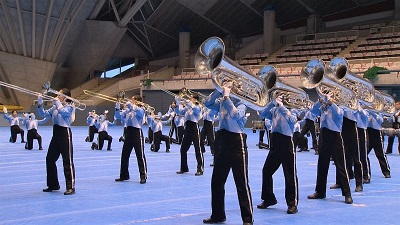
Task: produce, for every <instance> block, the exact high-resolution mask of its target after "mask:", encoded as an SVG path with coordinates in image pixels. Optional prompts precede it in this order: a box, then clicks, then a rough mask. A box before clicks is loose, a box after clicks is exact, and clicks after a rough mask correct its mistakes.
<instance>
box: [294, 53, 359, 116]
mask: <svg viewBox="0 0 400 225" xmlns="http://www.w3.org/2000/svg"><path fill="white" fill-rule="evenodd" d="M342 71H343V69H342V68H334V67H330V68H327V67H326V66H325V63H324V62H323V61H322V60H320V59H312V60H310V61H308V62H307V63H306V65H305V66H304V68H303V69H302V70H301V73H300V79H301V82H302V84H303V86H304V87H305V88H307V89H312V88H316V91H317V93H318V95H319V96H320V97H322V95H326V94H328V93H332V99H333V102H334V103H335V104H337V105H341V106H344V107H347V108H350V109H352V110H356V109H357V108H358V101H357V96H356V95H355V94H354V92H353V91H352V90H350V89H348V88H347V87H344V86H342V85H341V84H339V83H338V82H336V81H335V80H334V79H332V77H334V76H338V75H339V74H340V73H341V72H342Z"/></svg>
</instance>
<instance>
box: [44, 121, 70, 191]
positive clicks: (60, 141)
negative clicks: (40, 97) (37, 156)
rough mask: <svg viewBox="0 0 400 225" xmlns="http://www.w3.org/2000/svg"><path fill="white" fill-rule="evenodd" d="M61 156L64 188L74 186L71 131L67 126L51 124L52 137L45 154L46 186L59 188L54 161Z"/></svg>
mask: <svg viewBox="0 0 400 225" xmlns="http://www.w3.org/2000/svg"><path fill="white" fill-rule="evenodd" d="M60 155H61V157H62V159H63V167H64V176H65V184H66V188H67V190H68V189H74V188H75V168H74V162H73V145H72V133H71V129H70V128H69V127H62V126H59V125H53V137H52V138H51V141H50V145H49V150H48V151H47V156H46V170H47V186H48V187H49V188H51V189H59V188H60V184H59V182H58V176H57V165H56V161H57V160H58V158H59V157H60Z"/></svg>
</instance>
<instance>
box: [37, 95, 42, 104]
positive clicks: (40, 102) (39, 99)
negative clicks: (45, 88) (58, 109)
mask: <svg viewBox="0 0 400 225" xmlns="http://www.w3.org/2000/svg"><path fill="white" fill-rule="evenodd" d="M37 103H38V105H43V98H42V96H41V95H39V96H38V98H37Z"/></svg>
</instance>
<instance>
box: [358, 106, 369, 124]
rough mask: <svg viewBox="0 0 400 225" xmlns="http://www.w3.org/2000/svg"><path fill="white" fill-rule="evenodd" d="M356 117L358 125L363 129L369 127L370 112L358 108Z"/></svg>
mask: <svg viewBox="0 0 400 225" xmlns="http://www.w3.org/2000/svg"><path fill="white" fill-rule="evenodd" d="M356 119H357V127H359V128H362V129H367V128H368V122H369V113H368V111H367V110H365V109H360V110H357V114H356Z"/></svg>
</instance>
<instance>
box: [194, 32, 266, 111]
mask: <svg viewBox="0 0 400 225" xmlns="http://www.w3.org/2000/svg"><path fill="white" fill-rule="evenodd" d="M194 63H195V68H196V71H197V72H198V73H199V74H200V75H208V74H210V73H211V78H212V82H213V84H214V87H215V89H217V90H218V91H220V92H222V86H223V85H224V83H225V82H231V83H232V88H231V92H230V96H231V97H232V98H235V99H238V100H241V101H243V103H244V104H245V105H247V107H249V108H252V109H254V110H257V111H260V110H263V109H264V108H265V107H266V106H267V104H268V90H267V88H266V86H265V84H264V81H263V80H262V79H261V78H260V77H258V76H256V75H254V74H252V73H250V72H249V71H247V70H246V69H245V68H243V67H242V66H240V65H239V64H238V63H236V62H234V61H233V60H231V59H230V58H228V57H226V56H225V45H224V42H223V41H222V40H221V39H220V38H218V37H211V38H208V39H207V40H205V41H204V42H203V43H202V44H201V46H200V47H199V49H198V50H197V53H196V57H195V60H194Z"/></svg>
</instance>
